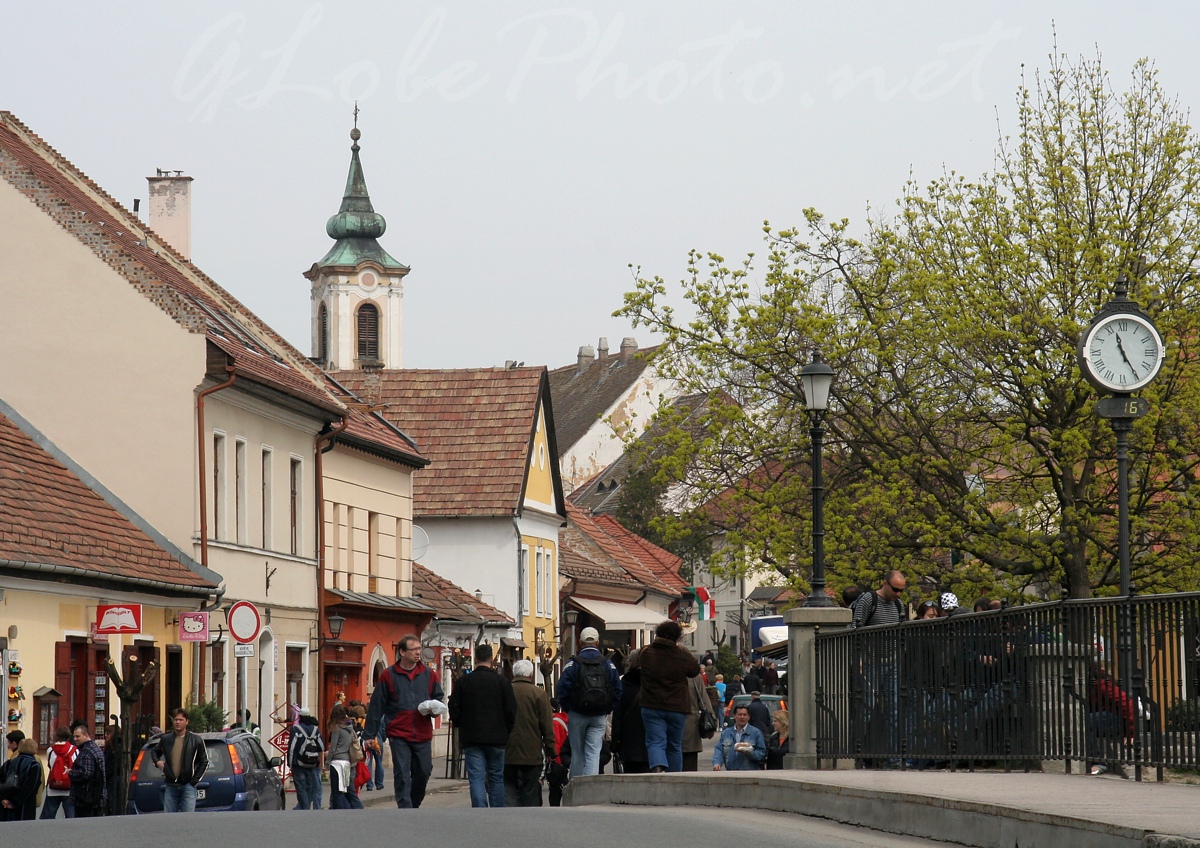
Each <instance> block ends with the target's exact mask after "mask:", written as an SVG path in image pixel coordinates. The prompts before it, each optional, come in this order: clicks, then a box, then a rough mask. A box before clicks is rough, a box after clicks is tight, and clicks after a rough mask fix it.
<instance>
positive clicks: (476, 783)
mask: <svg viewBox="0 0 1200 848" xmlns="http://www.w3.org/2000/svg"><path fill="white" fill-rule="evenodd" d="M463 760H465V761H466V765H467V781H468V782H469V783H470V785H471V806H472V807H503V806H504V747H503V746H502V745H467V746H465V747H464V748H463Z"/></svg>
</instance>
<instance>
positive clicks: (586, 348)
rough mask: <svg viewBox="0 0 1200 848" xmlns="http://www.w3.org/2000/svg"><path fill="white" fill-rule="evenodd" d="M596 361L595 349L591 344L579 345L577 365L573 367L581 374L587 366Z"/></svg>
mask: <svg viewBox="0 0 1200 848" xmlns="http://www.w3.org/2000/svg"><path fill="white" fill-rule="evenodd" d="M595 361H596V349H595V348H594V347H592V346H591V345H580V346H579V367H578V368H577V369H575V373H576V374H582V373H583V372H584V371H586V370H587V369H588V366H589V365H591V364H592V363H593V362H595Z"/></svg>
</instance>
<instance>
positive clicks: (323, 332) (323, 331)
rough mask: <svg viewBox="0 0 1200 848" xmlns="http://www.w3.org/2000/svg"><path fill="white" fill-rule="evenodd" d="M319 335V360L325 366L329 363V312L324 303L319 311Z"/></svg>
mask: <svg viewBox="0 0 1200 848" xmlns="http://www.w3.org/2000/svg"><path fill="white" fill-rule="evenodd" d="M317 334H318V338H317V359H319V360H320V361H321V365H322V366H324V365H325V363H327V362H328V361H329V310H328V309H326V308H325V304H323V303H322V304H321V308H320V309H318V310H317Z"/></svg>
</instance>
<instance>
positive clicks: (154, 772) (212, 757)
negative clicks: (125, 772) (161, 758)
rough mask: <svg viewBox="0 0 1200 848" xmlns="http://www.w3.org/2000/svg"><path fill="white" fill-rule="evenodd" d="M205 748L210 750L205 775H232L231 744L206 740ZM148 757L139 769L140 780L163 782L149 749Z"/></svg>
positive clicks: (160, 771)
mask: <svg viewBox="0 0 1200 848" xmlns="http://www.w3.org/2000/svg"><path fill="white" fill-rule="evenodd" d="M204 747H205V748H207V749H208V771H206V772H205V774H211V775H219V774H232V773H233V763H232V761H231V760H230V759H229V744H228V743H227V742H225V741H224V740H223V739H205V740H204ZM145 750H146V756H144V757H142V765H141V768H139V769H138V780H139V781H140V780H161V779H162V776H163V773H162V769H160V768H159V767H158V764H157V763H155V762H154V760H153V758H152V757H151V756H150V749H149V748H147V749H145Z"/></svg>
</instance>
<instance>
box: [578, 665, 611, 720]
mask: <svg viewBox="0 0 1200 848" xmlns="http://www.w3.org/2000/svg"><path fill="white" fill-rule="evenodd" d="M575 662H576V663H578V664H579V673H578V674H577V675H576V677H575V691H576V692H577V693H578V694H574V693H572V696H571V704H572V706H573V707H574V708H575V709H576V710H577V711H578V712H581V713H586V714H588V715H604V714H605V713H607V712H608V711H609V709H610V708H611V707H612V702H613V685H612V679H611V678H610V677H609V676H608V661H607V660H606V659H604V657H594V658H592V657H575Z"/></svg>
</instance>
